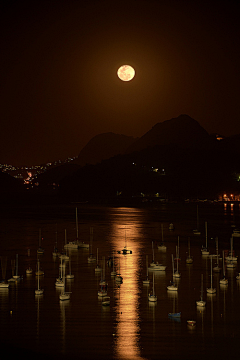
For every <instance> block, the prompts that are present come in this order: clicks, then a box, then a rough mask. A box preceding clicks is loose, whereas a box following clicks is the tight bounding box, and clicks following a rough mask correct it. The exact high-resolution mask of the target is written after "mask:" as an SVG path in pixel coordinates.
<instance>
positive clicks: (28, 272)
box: [26, 266, 33, 275]
mask: <svg viewBox="0 0 240 360" xmlns="http://www.w3.org/2000/svg"><path fill="white" fill-rule="evenodd" d="M32 272H33V271H32V268H31V266H29V267H28V268H27V270H26V275H31V274H32Z"/></svg>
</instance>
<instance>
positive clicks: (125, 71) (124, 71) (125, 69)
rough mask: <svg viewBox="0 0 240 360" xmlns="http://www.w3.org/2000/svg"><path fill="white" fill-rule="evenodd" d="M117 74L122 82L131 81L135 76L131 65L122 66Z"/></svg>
mask: <svg viewBox="0 0 240 360" xmlns="http://www.w3.org/2000/svg"><path fill="white" fill-rule="evenodd" d="M117 74H118V77H119V79H121V80H122V81H130V80H132V79H133V78H134V76H135V70H134V68H132V67H131V66H130V65H122V66H121V67H120V68H119V69H118V71H117Z"/></svg>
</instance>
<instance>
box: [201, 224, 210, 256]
mask: <svg viewBox="0 0 240 360" xmlns="http://www.w3.org/2000/svg"><path fill="white" fill-rule="evenodd" d="M205 237H206V245H205V247H202V249H201V252H202V255H209V251H208V248H207V222H206V221H205Z"/></svg>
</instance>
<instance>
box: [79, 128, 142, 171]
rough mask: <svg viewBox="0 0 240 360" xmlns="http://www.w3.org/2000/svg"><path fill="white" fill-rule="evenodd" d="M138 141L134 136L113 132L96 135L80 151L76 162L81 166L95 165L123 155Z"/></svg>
mask: <svg viewBox="0 0 240 360" xmlns="http://www.w3.org/2000/svg"><path fill="white" fill-rule="evenodd" d="M136 140H137V138H134V137H132V136H126V135H119V134H114V133H112V132H109V133H103V134H99V135H96V136H94V137H93V138H92V139H91V140H90V141H89V142H88V143H87V145H86V146H85V147H84V148H83V149H82V150H81V151H80V153H79V155H78V158H77V159H76V161H75V162H76V163H77V164H79V165H81V166H84V165H86V164H91V165H95V164H97V163H100V162H101V161H102V160H105V159H109V158H111V157H113V156H116V155H120V154H123V153H124V152H125V151H126V149H127V148H129V146H130V145H131V144H133V143H134V142H135V141H136Z"/></svg>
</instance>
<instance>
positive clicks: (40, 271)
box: [35, 259, 44, 276]
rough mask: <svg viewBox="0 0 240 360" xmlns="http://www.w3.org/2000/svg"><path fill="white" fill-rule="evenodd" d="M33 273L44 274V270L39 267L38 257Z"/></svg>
mask: <svg viewBox="0 0 240 360" xmlns="http://www.w3.org/2000/svg"><path fill="white" fill-rule="evenodd" d="M35 275H36V276H43V275H44V271H43V270H41V269H40V261H39V259H38V262H37V265H36V271H35Z"/></svg>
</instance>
